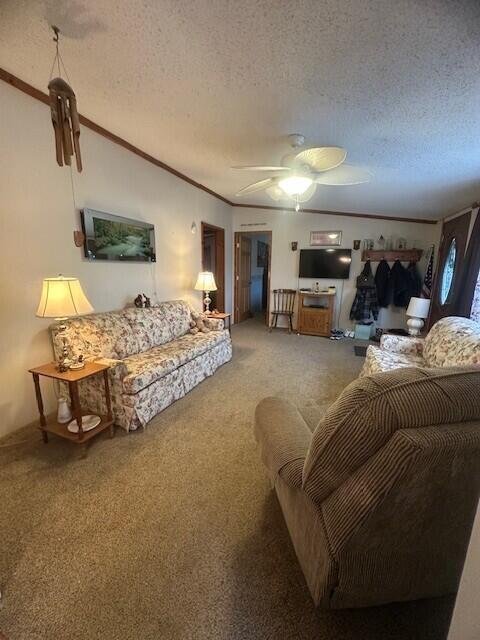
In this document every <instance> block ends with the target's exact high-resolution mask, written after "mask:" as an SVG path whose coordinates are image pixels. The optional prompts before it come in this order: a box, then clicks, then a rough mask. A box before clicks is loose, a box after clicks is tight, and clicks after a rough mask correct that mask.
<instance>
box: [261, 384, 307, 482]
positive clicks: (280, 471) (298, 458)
mask: <svg viewBox="0 0 480 640" xmlns="http://www.w3.org/2000/svg"><path fill="white" fill-rule="evenodd" d="M254 433H255V438H256V440H257V442H258V443H259V444H260V447H261V458H262V461H263V462H264V464H265V466H266V467H267V469H268V472H269V475H270V478H271V479H272V481H273V482H275V479H276V477H277V475H280V476H281V477H282V479H283V480H285V481H286V482H287V483H289V484H290V485H292V486H295V487H298V488H300V487H301V486H302V471H303V465H304V463H305V457H306V455H307V451H308V448H309V446H310V441H311V438H312V433H311V431H310V429H309V428H308V426H307V424H306V422H305V420H304V419H303V418H302V416H301V415H300V413H299V412H298V410H297V408H296V407H294V406H293V404H291V403H290V402H287V401H286V400H282V399H281V398H273V397H270V398H264V399H263V400H262V401H261V402H260V403H259V404H258V405H257V408H256V410H255V427H254Z"/></svg>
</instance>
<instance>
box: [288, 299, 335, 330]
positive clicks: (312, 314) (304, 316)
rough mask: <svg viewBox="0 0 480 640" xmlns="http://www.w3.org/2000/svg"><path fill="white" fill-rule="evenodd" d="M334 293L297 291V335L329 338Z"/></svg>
mask: <svg viewBox="0 0 480 640" xmlns="http://www.w3.org/2000/svg"><path fill="white" fill-rule="evenodd" d="M334 302H335V292H334V291H332V292H320V293H314V292H313V291H309V292H306V291H299V292H298V320H297V333H302V334H304V335H307V336H324V337H330V332H331V330H332V326H333V307H334Z"/></svg>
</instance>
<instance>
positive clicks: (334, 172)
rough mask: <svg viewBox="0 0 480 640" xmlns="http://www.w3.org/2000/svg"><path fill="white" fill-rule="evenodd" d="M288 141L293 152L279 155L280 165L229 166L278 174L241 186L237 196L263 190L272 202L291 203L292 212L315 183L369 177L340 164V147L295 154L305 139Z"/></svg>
mask: <svg viewBox="0 0 480 640" xmlns="http://www.w3.org/2000/svg"><path fill="white" fill-rule="evenodd" d="M288 138H289V140H290V145H291V147H292V148H293V151H292V152H290V153H287V154H286V155H285V156H283V158H282V160H281V165H280V166H271V165H265V166H257V165H247V166H241V167H232V169H239V170H241V171H265V172H271V173H277V174H279V175H275V176H271V177H269V178H265V179H263V180H259V181H258V182H254V183H253V184H249V185H247V186H246V187H243V189H240V191H239V192H238V193H237V194H236V195H237V196H245V195H248V194H250V193H255V192H256V191H266V192H267V193H268V195H269V196H270V197H271V198H272V199H273V200H277V201H278V200H283V199H288V200H291V201H293V202H295V210H296V211H298V210H299V209H300V203H302V202H307V201H308V200H310V198H311V197H312V196H313V195H314V193H315V191H316V189H317V185H318V184H323V185H329V186H336V187H339V186H346V185H353V184H361V183H363V182H369V180H371V178H372V174H371V173H370V172H369V171H367V170H366V169H364V168H361V167H354V166H352V165H348V164H344V162H345V158H346V157H347V152H346V150H345V149H342V148H341V147H311V148H307V149H303V150H302V151H299V149H300V147H303V145H304V144H305V137H304V136H303V135H301V134H300V133H292V134H291V135H289V136H288Z"/></svg>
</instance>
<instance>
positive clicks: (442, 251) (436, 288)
mask: <svg viewBox="0 0 480 640" xmlns="http://www.w3.org/2000/svg"><path fill="white" fill-rule="evenodd" d="M471 216H472V212H471V211H466V212H465V213H463V214H460V215H458V216H454V217H453V218H450V219H449V220H447V221H446V222H445V221H444V222H443V224H442V232H441V237H440V244H439V248H438V254H437V267H436V269H435V276H434V278H433V284H432V293H431V295H430V300H431V302H430V312H429V315H428V322H427V329H428V330H430V328H431V327H432V325H433V324H435V322H437V320H440V318H444V317H445V316H449V315H456V312H455V305H456V302H457V299H458V295H459V291H458V289H459V286H460V282H461V275H462V270H463V263H464V261H465V256H466V251H467V247H468V232H469V228H470V220H471ZM453 239H455V241H456V249H457V253H456V257H455V267H454V273H453V280H452V284H451V287H450V292H449V295H448V296H447V299H446V301H445V302H444V303H443V304H442V303H441V302H440V288H441V283H442V279H443V270H444V267H445V262H446V259H447V256H448V251H449V249H450V245H451V242H452V240H453Z"/></svg>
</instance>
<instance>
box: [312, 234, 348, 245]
mask: <svg viewBox="0 0 480 640" xmlns="http://www.w3.org/2000/svg"><path fill="white" fill-rule="evenodd" d="M341 244H342V232H341V231H310V246H311V247H339V246H340V245H341Z"/></svg>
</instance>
